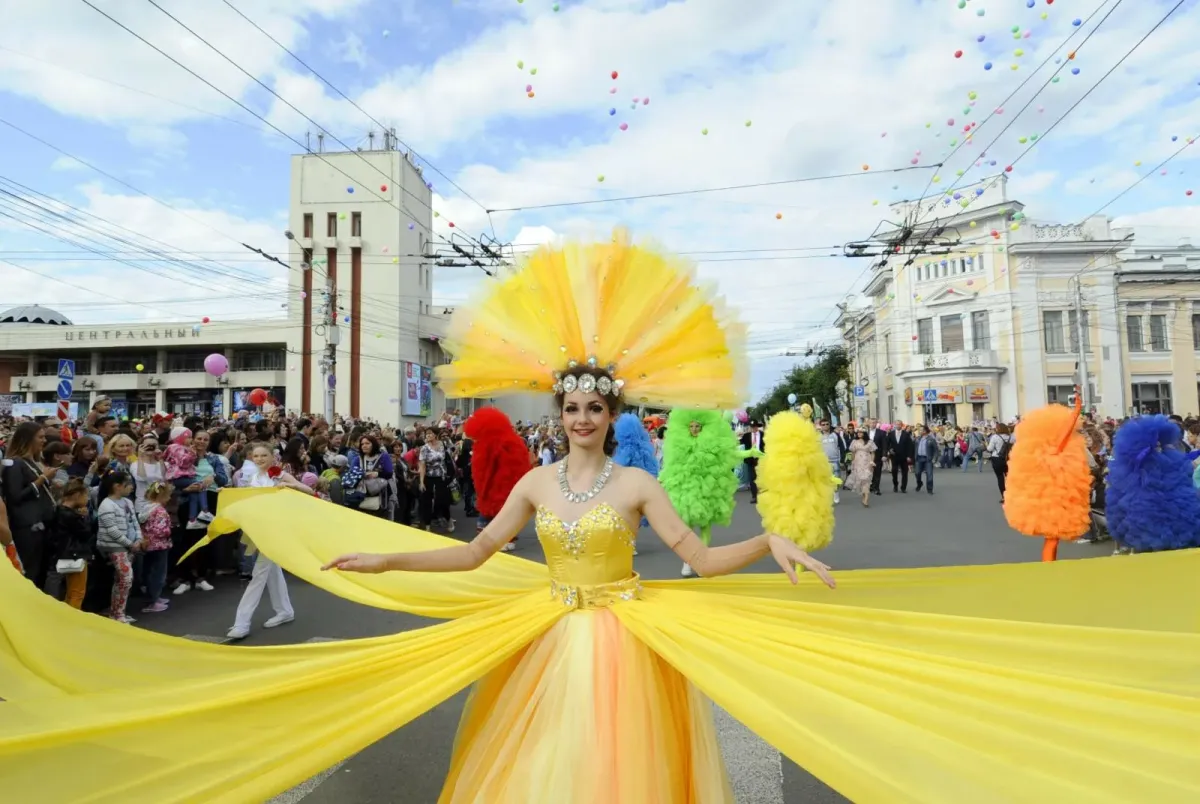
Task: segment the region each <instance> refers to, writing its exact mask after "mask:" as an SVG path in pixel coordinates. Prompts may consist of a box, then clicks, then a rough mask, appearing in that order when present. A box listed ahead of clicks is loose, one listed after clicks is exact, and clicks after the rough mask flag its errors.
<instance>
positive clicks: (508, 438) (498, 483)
mask: <svg viewBox="0 0 1200 804" xmlns="http://www.w3.org/2000/svg"><path fill="white" fill-rule="evenodd" d="M463 433H465V434H466V436H467V438H469V439H471V442H472V446H471V482H472V483H473V484H474V486H475V507H476V508H477V509H478V510H479V518H478V519H476V520H475V530H476V532H479V533H482V532H483V529H484V528H485V527H487V525H488V523H489V522H491V521H492V519H493V518H494V517H495V516H496V514H498V513H500V509H501V508H503V507H504V501H505V500H507V499H508V495H509V494H511V493H512V490H513V487H514V486H516V485H517V481H519V480H520V479H521V478H522V477H524V476H525V473H526V472H528V471H529V450H528V448H526V446H525V441H524V440H523V439H522V438H521V436H519V435H517V431H516V428H514V427H513V423H512V421H511V420H510V419H509V418H508V416H506V415H505V413H504V411H502V410H500V408H480V409H479V410H477V411H475V412H474V413H473V414H471V416H470V418H468V419H467V421H466V423H464V424H463ZM516 545H517V537H516V536H513V538H512V540H511V541H509V542H507V543H506V544H505V545H504V546H503V547H501V548H500V549H501V550H503V551H504V552H506V553H507V552H512V551H513V550H514V549H516Z"/></svg>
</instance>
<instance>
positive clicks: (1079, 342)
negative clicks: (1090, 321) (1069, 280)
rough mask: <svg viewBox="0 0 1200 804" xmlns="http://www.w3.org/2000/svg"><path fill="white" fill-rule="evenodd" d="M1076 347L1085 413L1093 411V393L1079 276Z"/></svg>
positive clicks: (1076, 307) (1076, 299) (1076, 281)
mask: <svg viewBox="0 0 1200 804" xmlns="http://www.w3.org/2000/svg"><path fill="white" fill-rule="evenodd" d="M1074 279H1075V345H1076V347H1078V359H1079V393H1081V394H1083V410H1084V412H1085V413H1087V412H1090V411H1091V409H1092V393H1091V390H1090V389H1091V384H1090V383H1089V382H1088V369H1087V348H1086V345H1085V343H1084V335H1086V334H1087V325H1086V324H1085V323H1084V319H1083V282H1081V281H1080V280H1079V274H1076V275H1075V277H1074Z"/></svg>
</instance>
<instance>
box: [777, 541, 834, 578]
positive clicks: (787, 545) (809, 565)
mask: <svg viewBox="0 0 1200 804" xmlns="http://www.w3.org/2000/svg"><path fill="white" fill-rule="evenodd" d="M767 543H768V544H769V545H770V547H771V557H772V558H774V559H775V563H776V564H778V565H779V568H780V569H781V570H783V571H784V572H785V573H786V574H787V576H788V580H789V581H791V582H792V583H793V584H795V583H799V582H800V579H799V578H797V577H796V565H797V564H799V565H800V566H802V567H804V568H806V569H808V570H811V571H812V572H814V573H816V575H817V577H818V578H820V579H821V583H823V584H825V585H826V586H828V587H829V588H830V589H836V588H837V582H836V581H835V580H834V579H833V576H832V575H830V574H829V570H830V567H829V565H828V564H825V563H823V562H821V561H818V560H817V559H815V558H813V557H812V556H810V555H809V554H808V553H806V552H804V551H803V550H801V549H800V548H799V547H797V546H796V544H795V542H792V541H789V540H787V539H785V538H783V537H782V536H778V535H776V534H774V533H771V534H768V536H767Z"/></svg>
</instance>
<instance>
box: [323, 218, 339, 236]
mask: <svg viewBox="0 0 1200 804" xmlns="http://www.w3.org/2000/svg"><path fill="white" fill-rule="evenodd" d="M325 236H326V237H337V213H336V212H330V213H329V214H328V215H326V216H325Z"/></svg>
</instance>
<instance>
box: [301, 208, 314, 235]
mask: <svg viewBox="0 0 1200 804" xmlns="http://www.w3.org/2000/svg"><path fill="white" fill-rule="evenodd" d="M312 232H313V227H312V213H311V212H305V213H304V235H303V236H304V237H312Z"/></svg>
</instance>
